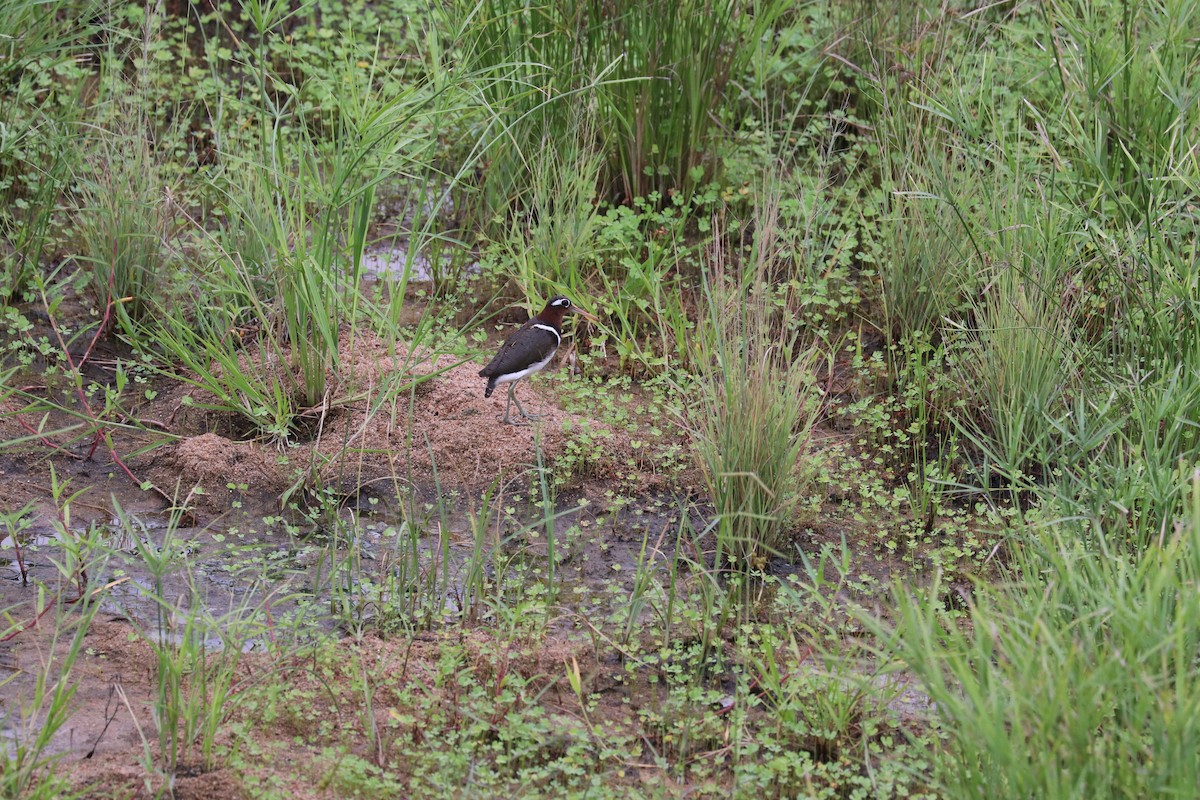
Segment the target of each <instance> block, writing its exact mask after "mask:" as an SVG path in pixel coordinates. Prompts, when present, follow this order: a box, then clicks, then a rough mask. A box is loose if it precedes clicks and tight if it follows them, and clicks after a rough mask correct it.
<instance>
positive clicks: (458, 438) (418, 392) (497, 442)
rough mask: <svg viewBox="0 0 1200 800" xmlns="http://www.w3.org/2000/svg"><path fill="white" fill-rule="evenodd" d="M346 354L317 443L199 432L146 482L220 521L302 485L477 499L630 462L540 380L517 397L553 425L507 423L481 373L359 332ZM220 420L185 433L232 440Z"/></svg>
mask: <svg viewBox="0 0 1200 800" xmlns="http://www.w3.org/2000/svg"><path fill="white" fill-rule="evenodd" d="M340 356H341V370H340V371H341V374H342V381H341V383H340V384H337V385H334V384H333V383H332V382H331V384H330V386H331V392H330V398H331V399H330V401H329V403H328V406H327V407H326V408H325V409H324V410H323V411H322V410H317V411H315V412H313V413H312V414H310V415H309V421H310V422H311V430H310V431H309V432H308V433H309V436H310V441H307V442H293V443H290V444H288V445H286V446H280V445H279V444H277V443H270V442H262V441H245V442H235V441H232V440H231V439H229V438H227V437H226V436H223V435H220V434H218V433H211V432H209V433H203V434H200V435H196V436H193V437H190V438H185V439H182V440H181V441H179V442H177V443H176V444H174V445H172V446H170V447H167V448H163V450H162V451H161V452H160V453H157V454H156V455H155V456H154V458H153V462H152V463H151V464H150V465H149V469H148V473H149V477H150V479H151V480H153V481H154V483H155V484H156V485H157V486H159V488H161V489H163V490H164V491H166V492H167V493H168V494H170V495H176V494H177V496H179V497H181V498H182V497H186V496H188V494H189V492H192V491H193V489H194V488H195V487H200V488H201V489H202V493H193V494H192V496H191V498H190V500H189V504H190V505H191V506H192V507H193V508H195V509H197V510H199V511H204V512H214V513H219V512H221V511H224V510H228V509H229V508H230V501H231V500H233V499H241V498H245V497H260V498H262V497H267V496H274V497H275V498H278V497H279V496H280V495H282V494H283V493H284V492H286V491H288V490H289V489H296V488H299V487H305V486H333V487H335V488H336V489H337V491H338V492H340V493H342V494H344V495H355V494H357V493H359V492H360V491H367V492H369V493H375V494H379V495H389V494H390V495H392V496H394V493H395V488H396V487H411V486H419V487H432V486H434V485H435V484H436V485H437V486H439V487H440V488H441V489H442V490H448V489H463V490H466V491H479V490H481V489H484V488H486V487H487V486H489V485H490V484H491V483H492V482H493V481H495V480H496V479H497V478H502V479H503V480H505V481H508V480H513V479H519V478H521V477H522V476H524V475H526V474H527V473H529V472H530V471H531V470H533V469H536V468H537V467H538V465H539V463H541V464H542V465H544V466H545V467H547V468H549V469H551V470H555V468H556V467H558V468H559V469H557V470H555V474H556V477H558V478H559V479H565V480H566V482H567V483H570V482H571V479H572V478H582V477H607V476H608V475H610V474H611V473H612V471H613V470H614V467H615V465H616V464H619V463H621V462H622V461H624V460H625V459H626V458H627V457H629V455H630V447H629V440H628V437H627V436H626V435H625V434H624V433H623V432H620V431H614V430H611V429H609V428H608V427H606V426H604V425H602V424H600V423H599V422H597V421H596V420H594V419H589V418H587V417H584V416H580V415H578V414H568V413H566V412H565V411H563V410H562V409H561V408H559V407H557V406H556V405H555V404H554V398H553V393H552V392H551V391H547V390H544V389H542V388H540V387H539V386H538V385H537V382H536V380H535V382H534V383H533V384H531V383H530V382H529V381H522V382H521V383H520V384H519V386H518V388H517V391H518V393H519V396H520V398H521V401H522V405H524V406H525V407H526V408H527V409H528V410H529V411H530V412H533V413H540V414H544V415H545V416H543V417H542V418H541V419H538V420H536V421H534V422H533V423H532V424H528V425H504V424H501V422H500V417H501V416H502V415H503V413H504V403H505V390H504V388H503V387H502V388H501V390H499V391H497V392H496V393H495V394H494V395H493V396H492V397H491V398H488V399H485V398H484V397H483V389H484V385H485V383H486V381H484V379H482V378H480V377H479V369H480V365H479V364H478V363H475V362H473V361H463V360H462V359H456V358H454V357H451V356H446V355H441V356H438V355H430V354H427V353H423V352H420V351H406V350H403V349H391V348H389V347H388V345H387V344H386V343H385V342H384V341H382V340H381V339H379V338H378V337H376V336H374V335H373V334H363V333H361V332H360V333H358V334H357V335H356V336H354V338H353V339H352V340H351V339H350V337H349V336H348V335H347V336H344V337H343V340H342V343H341V353H340ZM194 393H195V392H193V394H194ZM214 422H217V423H219V420H214V419H213V418H212V416H211V414H210V415H209V416H208V417H206V418H203V419H201V418H196V417H193V418H191V419H188V420H186V422H185V426H186V427H193V428H200V429H202V430H210V431H211V430H213V429H214V428H216V429H217V430H222V431H226V430H228V428H227V426H226V425H221V424H214ZM539 452H540V456H539ZM566 454H569V458H568V459H564V455H566ZM539 459H540V461H539Z"/></svg>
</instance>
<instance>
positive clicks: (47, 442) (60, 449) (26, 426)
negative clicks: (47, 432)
mask: <svg viewBox="0 0 1200 800" xmlns="http://www.w3.org/2000/svg"><path fill="white" fill-rule="evenodd" d="M13 419H15V420H16V421H17V424H18V425H20V426H21V427H22V428H24V429H25V430H27V431H29V433H30V434H32V435H33V436H36V437H37V438H38V440H39V441H40V442H41V443H42V444H44V445H46V447H49V448H51V449H52V450H57V451H58V452H60V453H62V454H63V455H64V456H69V457H71V458H75V459H79V460H82V459H83V456H81V455H79V454H78V453H72V452H71V451H70V450H67V449H65V448H63V447H59V446H58V445H56V444H55V443H54V442H52V441H50V440H49V439H47V438H46V437H45V436H42V435H41V434H40V433H38V432H37V431H35V430H34V429H33V426H32V425H30V424H29V423H28V422H26V421H25V420H23V419H21V417H20V416H15V417H13Z"/></svg>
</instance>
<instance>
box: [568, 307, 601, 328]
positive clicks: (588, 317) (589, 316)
mask: <svg viewBox="0 0 1200 800" xmlns="http://www.w3.org/2000/svg"><path fill="white" fill-rule="evenodd" d="M571 310H572V311H574V312H575V313H576V314H578V315H579V316H581V317H583V318H584V319H586V320H587V321H588V322H590V323H592V324H593V325H598V324H599V323H600V320H598V319H596V317H595V316H594V315H592V314H589V313H588V312H586V311H584V310H583V309H582V308H580V307H579V306H571Z"/></svg>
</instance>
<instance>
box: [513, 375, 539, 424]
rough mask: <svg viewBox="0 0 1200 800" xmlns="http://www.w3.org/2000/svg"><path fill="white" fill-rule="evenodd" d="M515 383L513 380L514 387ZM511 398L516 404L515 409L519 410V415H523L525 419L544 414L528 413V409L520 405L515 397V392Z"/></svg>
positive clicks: (535, 417)
mask: <svg viewBox="0 0 1200 800" xmlns="http://www.w3.org/2000/svg"><path fill="white" fill-rule="evenodd" d="M516 383H517V382H516V381H513V386H514V387H515V386H516ZM512 399H513V402H514V403H516V404H517V411H520V412H521V416H522V417H524V418H525V419H539V418H541V417H544V416H546V415H545V414H530V413H529V412H528V411H526V410H525V409H524V408H522V407H521V401H520V400H518V399H517V396H516V395H515V394H514V395H513V396H512Z"/></svg>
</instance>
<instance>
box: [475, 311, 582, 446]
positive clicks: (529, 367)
mask: <svg viewBox="0 0 1200 800" xmlns="http://www.w3.org/2000/svg"><path fill="white" fill-rule="evenodd" d="M569 311H570V312H574V313H577V314H579V315H580V316H582V317H584V318H585V319H588V320H591V321H592V322H595V321H596V318H595V317H593V316H592V315H591V314H589V313H587V312H586V311H584V310H582V309H581V308H579V307H578V306H576V305H574V304H573V303H572V302H571V301H570V300H568V299H567V298H566V297H564V296H563V295H561V294H559V295H555V296H554V297H552V298H550V302H548V303H546V307H545V308H543V309H542V312H541V313H540V314H538V315H537V316H536V317H534V318H533V319H531V320H529V321H528V322H526V323H525V324H524V325H522V326H521V327H520V328H518V329H517V331H516V333H514V334H513V335H512V336H510V337H508V339H507V341H505V342H504V344H502V345H500V350H499V352H497V353H496V357H495V358H493V359H492V361H491V363H490V364H488V365H487V366H486V367H484V368H483V369H481V370H479V377H481V378H487V379H488V382H487V389H485V390H484V392H483V396H484V397H491V396H492V392H494V391H495V390H496V386H498V385H499V384H501V383H507V384H508V400H507V401H506V402H505V404H504V418H503V419H502V420H500V421H501V422H503V423H507V424H509V425H519V424H523V423H518V422H515V421H513V419H512V417H511V416H510V406H511V405H512V404H513V403H516V404H517V411H519V412H520V414H521V416H522V417H524V418H525V419H537V418H538V417H544V416H545V414H530V413H529V412H527V411H526V410H525V409H524V408H523V407H522V406H521V401H520V400H518V399H517V396H516V394H515V393H514V390H515V389H516V387H517V381H519V380H521V379H522V378H525V377H528V376H530V375H532V374H533V373H535V372H537V371H538V370H540V369H542V368H543V367H545V366H546V365H547V364H549V363H550V359H552V358H554V353H555V351H557V350H558V345H559V344H560V343H561V342H562V323H563V317H564V316H565V315H566V314H567V312H569Z"/></svg>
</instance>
